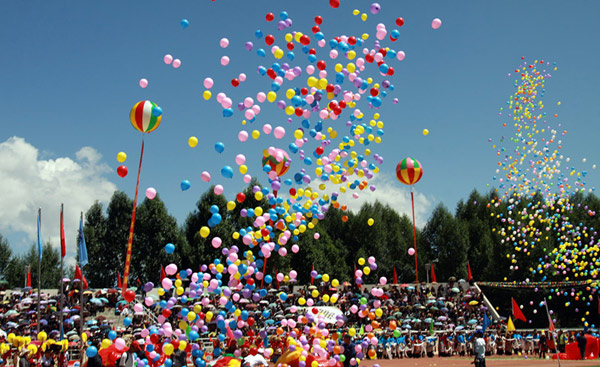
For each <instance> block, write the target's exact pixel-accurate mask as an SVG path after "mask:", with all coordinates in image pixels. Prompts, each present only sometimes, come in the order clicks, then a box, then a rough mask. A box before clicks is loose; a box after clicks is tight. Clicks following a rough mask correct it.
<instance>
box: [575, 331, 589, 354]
mask: <svg viewBox="0 0 600 367" xmlns="http://www.w3.org/2000/svg"><path fill="white" fill-rule="evenodd" d="M577 346H578V347H579V353H580V354H581V359H585V349H586V347H587V338H586V337H585V331H584V330H582V331H581V332H580V333H579V335H577Z"/></svg>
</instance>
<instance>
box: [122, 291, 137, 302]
mask: <svg viewBox="0 0 600 367" xmlns="http://www.w3.org/2000/svg"><path fill="white" fill-rule="evenodd" d="M123 298H125V301H127V302H132V301H133V300H134V299H135V292H134V291H132V290H128V291H125V294H123Z"/></svg>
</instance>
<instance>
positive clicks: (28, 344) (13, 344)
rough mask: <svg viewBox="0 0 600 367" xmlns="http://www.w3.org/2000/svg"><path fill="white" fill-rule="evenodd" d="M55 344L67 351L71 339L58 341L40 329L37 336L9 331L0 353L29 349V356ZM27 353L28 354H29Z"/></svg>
mask: <svg viewBox="0 0 600 367" xmlns="http://www.w3.org/2000/svg"><path fill="white" fill-rule="evenodd" d="M32 337H33V338H34V339H32ZM53 345H57V346H60V349H61V350H62V351H66V350H67V349H68V348H69V341H68V340H67V339H63V340H60V341H57V340H55V339H52V338H49V337H48V334H47V333H46V332H45V331H40V332H39V333H38V334H37V337H36V335H35V334H34V335H31V336H20V335H16V334H15V333H9V334H8V335H6V336H5V339H4V341H3V342H2V343H0V355H2V356H6V355H7V353H9V352H10V351H11V350H14V349H16V350H18V351H19V352H23V351H29V356H35V355H36V354H37V353H38V350H42V351H46V350H47V349H48V348H50V347H51V346H53ZM25 355H26V356H27V354H25Z"/></svg>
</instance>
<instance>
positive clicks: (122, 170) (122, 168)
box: [117, 166, 129, 177]
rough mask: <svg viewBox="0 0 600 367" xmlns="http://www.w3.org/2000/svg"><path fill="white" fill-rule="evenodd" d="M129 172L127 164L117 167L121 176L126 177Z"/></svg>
mask: <svg viewBox="0 0 600 367" xmlns="http://www.w3.org/2000/svg"><path fill="white" fill-rule="evenodd" d="M128 172H129V170H128V169H127V167H126V166H119V167H118V168H117V175H119V176H120V177H125V176H127V173H128Z"/></svg>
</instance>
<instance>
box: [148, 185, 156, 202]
mask: <svg viewBox="0 0 600 367" xmlns="http://www.w3.org/2000/svg"><path fill="white" fill-rule="evenodd" d="M146 197H147V198H148V199H150V200H152V199H154V198H155V197H156V189H155V188H154V187H149V188H147V189H146Z"/></svg>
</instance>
